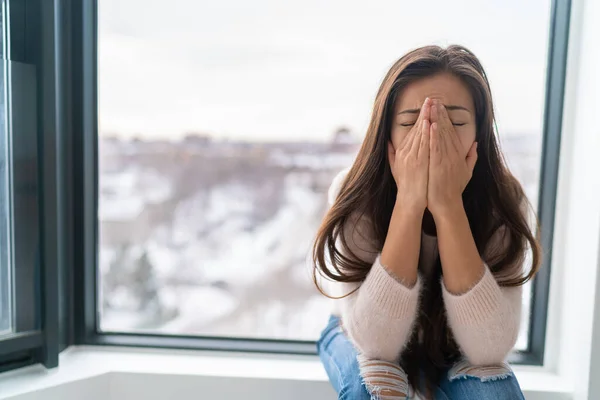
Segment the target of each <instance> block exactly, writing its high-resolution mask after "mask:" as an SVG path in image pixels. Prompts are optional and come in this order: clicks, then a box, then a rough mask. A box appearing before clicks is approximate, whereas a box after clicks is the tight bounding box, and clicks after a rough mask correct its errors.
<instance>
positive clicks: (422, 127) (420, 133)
mask: <svg viewBox="0 0 600 400" xmlns="http://www.w3.org/2000/svg"><path fill="white" fill-rule="evenodd" d="M426 121H427V120H423V121H422V122H421V124H420V126H419V129H417V130H416V132H415V138H414V139H413V141H412V145H411V147H410V151H411V152H415V153H417V155H418V154H419V147H420V146H421V140H422V138H423V131H424V130H425V122H426ZM415 128H416V127H415Z"/></svg>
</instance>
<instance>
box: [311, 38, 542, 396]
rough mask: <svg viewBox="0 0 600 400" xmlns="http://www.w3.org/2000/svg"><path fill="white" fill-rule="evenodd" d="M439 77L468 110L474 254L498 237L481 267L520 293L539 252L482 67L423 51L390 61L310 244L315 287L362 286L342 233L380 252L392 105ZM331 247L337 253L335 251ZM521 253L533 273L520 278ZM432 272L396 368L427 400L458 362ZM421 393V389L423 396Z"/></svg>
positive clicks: (390, 194)
mask: <svg viewBox="0 0 600 400" xmlns="http://www.w3.org/2000/svg"><path fill="white" fill-rule="evenodd" d="M438 73H451V74H453V75H455V76H456V77H458V78H460V79H461V81H462V82H463V83H464V84H465V85H466V86H467V87H468V89H469V91H470V93H471V96H472V97H473V102H474V104H475V114H476V141H477V142H478V161H477V164H476V165H475V169H474V171H473V176H472V178H471V180H470V182H469V184H468V185H467V187H466V189H465V191H464V192H463V203H464V207H465V211H466V214H467V217H468V219H469V224H470V226H471V231H472V233H473V238H474V239H475V244H476V245H477V249H478V250H479V252H480V254H484V251H485V249H486V246H487V245H488V243H489V242H490V239H492V235H494V234H498V232H500V231H501V232H502V238H501V239H502V243H503V250H504V251H502V252H501V253H500V254H495V255H494V256H493V257H491V258H490V259H487V260H486V261H487V263H488V265H489V267H490V269H491V271H492V273H493V274H494V276H495V278H496V280H497V281H498V283H499V284H500V285H501V286H503V287H509V286H519V285H523V284H524V283H525V282H527V281H529V280H530V279H531V278H532V277H533V276H534V275H535V273H536V272H537V270H538V268H539V265H540V257H541V254H540V253H541V251H540V247H539V244H538V241H537V239H536V235H535V234H534V233H533V232H532V230H531V228H530V225H529V223H528V215H527V212H525V211H524V210H523V204H524V202H525V204H526V205H527V206H528V207H529V209H531V206H530V205H529V203H528V202H527V200H526V197H525V194H524V192H523V189H522V187H521V185H520V184H519V182H518V181H517V180H516V178H515V177H514V176H513V175H512V174H511V173H510V171H509V170H508V168H507V166H506V162H505V160H504V158H503V156H502V153H501V151H500V149H499V146H498V139H497V137H496V134H497V132H495V130H494V126H495V119H494V107H493V103H492V95H491V91H490V85H489V82H488V79H487V76H486V74H485V72H484V70H483V67H482V65H481V63H480V62H479V60H478V59H477V57H475V55H474V54H473V53H472V52H471V51H469V50H468V49H466V48H465V47H463V46H458V45H452V46H449V47H447V48H446V49H444V48H441V47H439V46H425V47H421V48H418V49H415V50H413V51H411V52H409V53H407V54H406V55H404V56H403V57H402V58H400V59H399V60H398V61H396V62H395V63H394V65H393V66H392V67H391V68H390V70H389V72H388V73H387V75H386V76H385V78H384V79H383V82H382V83H381V86H380V87H379V90H378V92H377V97H376V99H375V104H374V107H373V112H372V116H371V121H370V123H369V127H368V130H367V133H366V137H365V139H364V141H363V143H362V146H361V148H360V150H359V152H358V155H357V156H356V159H355V161H354V164H353V165H352V167H351V168H350V170H349V172H348V173H347V175H346V177H345V178H344V180H343V182H342V184H341V188H340V191H339V194H338V195H337V198H336V200H335V202H334V204H333V205H332V207H331V208H330V209H329V211H328V212H327V215H326V216H325V218H324V220H323V222H322V224H321V227H320V228H319V230H318V233H317V236H316V240H315V244H314V248H313V264H314V265H313V267H314V268H313V277H314V279H315V284H317V287H319V284H318V283H317V272H318V273H320V274H321V275H322V276H324V277H325V278H326V279H330V280H334V281H338V282H362V281H364V279H365V278H366V276H367V273H368V272H369V270H370V268H371V263H369V262H367V261H365V260H363V259H360V258H359V257H357V256H356V254H354V253H353V252H352V251H351V250H350V249H349V246H348V244H347V242H346V238H345V237H344V235H343V232H344V229H343V228H344V225H345V224H346V223H349V221H351V219H350V217H351V216H352V215H356V214H359V215H360V216H361V218H362V217H366V220H367V221H370V222H371V225H372V226H371V227H370V230H371V232H372V234H373V236H374V237H373V238H372V239H373V241H374V242H375V243H376V244H377V246H378V248H379V250H381V248H382V247H383V243H384V241H385V238H386V235H387V230H388V226H389V223H390V219H391V215H392V209H393V206H394V203H395V200H396V191H397V187H396V183H395V181H394V179H393V177H392V173H391V170H390V167H389V163H388V160H387V153H386V146H387V143H388V141H389V140H390V139H391V137H390V135H391V125H392V122H393V110H394V104H395V102H396V100H397V99H398V98H399V95H400V93H401V92H402V90H403V89H404V88H405V87H406V86H407V85H408V84H410V83H412V82H414V81H416V80H419V79H423V78H425V77H429V76H432V75H436V74H438ZM500 228H502V229H501V230H500ZM338 239H339V240H340V243H341V245H342V246H341V247H342V248H338V246H336V242H338ZM528 249H530V250H531V256H532V257H531V260H532V266H531V268H530V269H529V270H528V271H524V270H523V263H524V260H525V258H526V257H525V256H526V253H527V250H528ZM434 270H435V273H432V274H431V276H429V277H428V278H427V281H426V282H424V285H423V293H422V296H421V299H422V300H421V305H420V310H419V315H418V316H417V319H416V322H415V329H414V331H413V336H412V337H411V339H410V340H409V342H408V345H407V348H406V349H405V350H404V351H403V353H402V357H401V362H400V363H401V366H402V368H403V369H404V371H405V372H406V373H407V375H408V379H409V381H410V383H411V384H412V386H413V387H414V388H415V389H417V390H419V391H420V392H421V393H422V394H423V395H425V396H426V397H430V393H431V390H433V388H434V387H435V385H436V384H438V383H439V380H440V379H441V377H442V375H443V372H444V371H445V370H446V369H447V368H449V367H450V366H451V365H452V364H453V363H454V362H456V360H457V359H458V358H459V357H460V352H459V349H458V346H457V344H456V342H455V341H454V338H453V337H452V334H451V332H450V329H449V328H448V324H447V320H446V316H445V313H444V305H443V300H442V293H441V286H440V284H439V280H440V277H441V274H442V269H441V263H440V259H439V256H438V259H437V260H436V265H435V268H434ZM319 290H320V291H321V292H322V293H323V291H322V290H321V289H320V288H319ZM349 294H351V293H348V294H347V295H349ZM419 337H420V338H421V340H418V339H419ZM420 388H425V393H424V392H423V391H421V390H420Z"/></svg>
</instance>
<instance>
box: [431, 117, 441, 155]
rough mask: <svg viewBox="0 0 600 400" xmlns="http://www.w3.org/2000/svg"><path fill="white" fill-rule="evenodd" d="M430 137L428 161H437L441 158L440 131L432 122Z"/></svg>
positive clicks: (435, 123) (436, 124)
mask: <svg viewBox="0 0 600 400" xmlns="http://www.w3.org/2000/svg"><path fill="white" fill-rule="evenodd" d="M430 136H431V137H430V142H429V151H430V153H429V154H430V159H431V160H435V161H437V160H439V158H440V157H441V148H440V131H439V128H438V123H437V122H434V123H432V124H431V129H430Z"/></svg>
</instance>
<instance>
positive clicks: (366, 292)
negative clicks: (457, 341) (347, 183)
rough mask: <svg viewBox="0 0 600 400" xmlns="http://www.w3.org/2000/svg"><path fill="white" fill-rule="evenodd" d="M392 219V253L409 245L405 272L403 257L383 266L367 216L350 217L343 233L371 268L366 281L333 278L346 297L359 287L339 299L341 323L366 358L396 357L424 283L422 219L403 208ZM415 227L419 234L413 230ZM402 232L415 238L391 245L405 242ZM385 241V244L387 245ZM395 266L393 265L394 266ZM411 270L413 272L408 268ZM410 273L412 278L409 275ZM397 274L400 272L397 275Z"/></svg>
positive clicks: (332, 196) (334, 187)
mask: <svg viewBox="0 0 600 400" xmlns="http://www.w3.org/2000/svg"><path fill="white" fill-rule="evenodd" d="M342 180H343V176H341V174H340V175H338V177H337V178H336V179H335V180H334V182H333V184H332V187H331V189H330V193H329V201H330V204H332V203H333V201H335V197H336V195H337V191H338V190H339V186H340V185H341V181H342ZM394 214H395V216H393V217H392V222H390V229H389V231H390V233H388V237H387V238H386V245H385V246H387V248H388V250H389V249H392V250H393V251H391V252H389V254H388V255H389V256H392V257H393V259H395V258H396V257H399V259H400V260H402V259H403V257H401V254H402V252H401V251H400V249H402V248H406V249H408V251H409V252H414V253H415V254H412V253H411V256H410V257H406V259H407V260H408V259H410V260H411V262H414V263H415V265H412V267H411V268H406V270H407V272H408V273H407V276H409V277H408V279H406V277H404V276H403V275H402V271H403V270H404V269H405V268H404V266H403V265H404V264H405V263H404V262H400V263H395V262H394V263H393V264H390V266H389V268H386V267H384V264H382V262H381V258H383V255H381V256H380V255H379V249H378V245H377V243H375V241H374V240H373V239H372V238H373V234H372V225H371V222H370V221H368V220H367V219H366V218H362V219H359V218H358V217H357V216H352V217H351V218H350V220H349V223H348V224H347V225H346V226H345V227H344V230H343V235H344V237H345V239H346V243H347V245H348V247H349V250H351V251H352V252H353V253H354V254H355V255H356V256H357V257H359V258H360V259H361V260H363V261H365V262H367V263H370V264H372V267H371V270H370V272H369V274H368V275H367V278H366V279H365V281H364V282H362V284H359V283H341V282H335V283H334V284H335V286H334V287H332V289H334V292H333V293H332V294H334V295H335V296H342V295H345V294H348V293H350V292H352V291H353V290H355V289H357V287H358V290H356V291H355V292H354V293H352V294H351V295H350V296H347V297H344V298H342V299H339V300H336V301H337V302H339V303H340V306H341V307H340V308H341V317H342V323H343V326H344V328H345V330H346V332H347V334H348V336H349V338H350V339H351V340H352V342H353V344H354V345H355V346H356V348H357V349H358V350H359V351H360V352H361V353H362V354H363V355H365V356H366V357H368V358H372V359H378V360H385V361H390V362H396V361H397V360H398V358H399V356H400V353H401V351H402V349H403V347H404V346H405V344H406V342H407V340H408V338H409V337H410V333H411V331H412V326H413V323H414V320H415V317H416V312H417V305H418V297H419V289H420V282H419V279H418V276H417V275H416V270H417V266H416V263H417V262H418V252H419V242H418V240H420V239H416V236H419V238H420V234H419V233H420V221H419V223H418V224H416V223H415V222H414V221H413V220H411V219H410V218H405V216H403V215H402V214H401V213H396V212H395V213H394ZM413 230H416V231H417V233H416V234H414V232H413ZM402 232H411V233H412V239H411V240H407V241H406V242H407V243H405V244H403V245H402V246H398V247H394V246H390V245H389V243H390V241H391V240H395V243H399V244H401V243H403V241H402V240H398V239H397V238H396V236H395V235H400V234H401V233H402ZM385 246H384V247H385ZM338 249H339V250H340V252H342V253H344V252H345V249H344V248H343V246H342V245H341V243H338ZM392 268H393V270H392ZM411 269H413V270H414V272H411V271H410V270H411ZM411 273H413V274H414V278H410V276H412V275H411ZM396 274H397V276H396ZM404 279H406V280H409V279H414V281H411V283H410V284H407V285H404V284H403V283H401V280H404Z"/></svg>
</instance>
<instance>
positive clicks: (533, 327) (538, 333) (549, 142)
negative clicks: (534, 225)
mask: <svg viewBox="0 0 600 400" xmlns="http://www.w3.org/2000/svg"><path fill="white" fill-rule="evenodd" d="M570 17H571V1H570V0H564V1H562V0H553V1H552V13H551V19H550V37H549V40H548V42H549V43H548V47H549V48H548V67H547V72H546V104H545V109H544V128H543V133H544V135H543V142H542V160H541V168H540V183H539V197H538V199H539V202H538V217H539V221H540V228H541V231H540V236H541V244H542V249H543V255H544V259H543V260H542V268H541V269H540V272H539V273H538V274H537V276H536V278H535V280H534V281H533V293H532V299H531V300H532V301H531V320H530V330H529V349H530V353H531V354H532V355H533V359H535V360H536V361H537V362H536V363H535V364H540V365H543V362H544V351H545V344H546V323H547V319H548V318H547V317H548V297H549V289H550V272H551V269H550V268H551V265H552V241H553V237H554V213H555V209H556V193H557V184H558V162H559V156H560V139H561V130H562V116H563V102H564V92H565V79H566V68H567V55H568V45H569V25H570Z"/></svg>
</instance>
